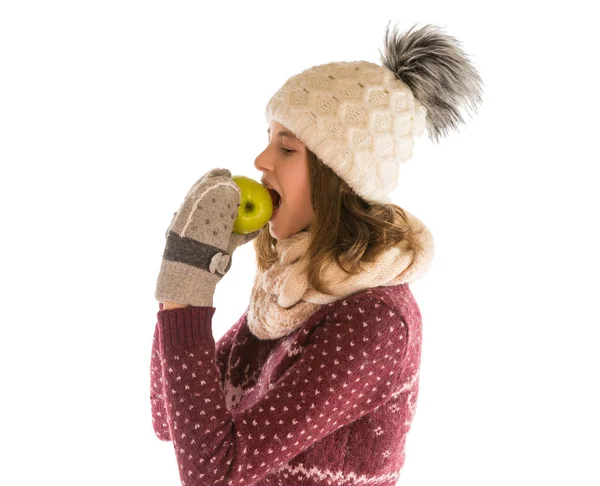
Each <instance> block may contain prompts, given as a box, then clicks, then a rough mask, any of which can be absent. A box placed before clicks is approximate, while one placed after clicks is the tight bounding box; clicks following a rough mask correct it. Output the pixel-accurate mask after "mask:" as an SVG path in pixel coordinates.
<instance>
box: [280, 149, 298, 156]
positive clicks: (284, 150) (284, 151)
mask: <svg viewBox="0 0 600 486" xmlns="http://www.w3.org/2000/svg"><path fill="white" fill-rule="evenodd" d="M281 150H282V151H283V153H285V154H286V155H289V154H291V153H293V152H295V150H290V149H286V148H284V147H281Z"/></svg>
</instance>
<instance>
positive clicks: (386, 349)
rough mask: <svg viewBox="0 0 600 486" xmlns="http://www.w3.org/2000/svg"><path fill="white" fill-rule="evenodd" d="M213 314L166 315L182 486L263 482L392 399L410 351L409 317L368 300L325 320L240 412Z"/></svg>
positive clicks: (169, 395) (197, 310)
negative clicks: (225, 378)
mask: <svg viewBox="0 0 600 486" xmlns="http://www.w3.org/2000/svg"><path fill="white" fill-rule="evenodd" d="M214 311H215V308H213V307H188V308H183V309H171V310H167V311H161V312H159V314H158V321H159V322H158V328H159V343H160V348H161V353H162V357H163V361H162V376H163V380H164V384H165V403H166V405H167V408H168V428H169V431H170V433H171V437H173V446H174V448H175V454H176V458H177V462H178V465H179V475H180V479H181V484H182V485H184V486H201V485H211V486H212V485H214V484H223V485H230V484H244V485H245V486H250V485H253V484H256V483H258V482H259V481H261V480H262V479H263V478H264V477H265V476H267V475H268V474H270V473H272V472H275V471H276V470H278V469H279V468H280V467H281V466H282V465H283V464H285V463H287V462H288V461H290V460H291V459H292V458H294V457H295V456H297V455H298V454H300V453H301V452H303V451H304V450H306V449H308V448H309V447H311V446H312V445H313V444H314V443H315V442H318V441H320V440H321V439H322V438H323V437H325V436H326V435H328V434H331V433H332V432H335V431H336V430H337V429H339V428H340V427H343V426H344V425H346V424H348V423H350V422H353V421H355V420H357V419H358V418H360V417H362V416H363V415H365V414H368V413H370V412H372V411H373V410H374V409H376V408H377V407H379V406H380V405H382V404H383V403H385V402H386V401H387V400H388V399H389V397H390V395H391V393H392V392H393V389H394V387H395V385H396V380H397V378H398V376H399V375H400V373H399V371H400V367H401V363H402V360H403V358H404V355H405V353H406V349H407V347H406V346H407V342H408V330H407V328H406V326H405V324H404V322H403V321H402V319H401V316H400V315H399V314H398V313H396V312H395V311H394V310H393V309H392V308H391V307H389V306H387V305H386V304H384V303H382V302H378V301H375V300H374V299H371V298H368V297H367V298H364V299H362V300H361V301H359V302H358V303H357V304H355V306H354V307H350V306H348V308H344V311H343V312H338V313H336V314H334V315H333V316H329V317H330V318H329V319H328V320H327V321H324V322H323V324H318V325H317V326H316V327H315V328H314V329H313V332H312V333H311V335H310V336H309V338H308V340H307V344H306V347H305V349H304V351H303V353H302V355H301V356H300V357H299V359H298V361H296V362H295V363H294V364H293V365H291V366H290V368H288V369H287V371H286V372H285V373H284V374H283V375H282V376H281V377H280V378H279V379H278V380H277V381H276V382H274V383H272V384H271V385H270V386H269V390H268V391H267V392H266V394H265V395H264V396H263V397H262V399H260V400H259V401H258V402H256V403H254V404H253V405H252V406H250V407H248V408H246V409H243V410H238V411H237V412H235V415H234V414H232V413H231V412H230V411H229V410H228V409H227V408H226V406H225V395H224V393H223V390H222V388H221V385H220V383H219V376H218V368H217V365H216V361H215V346H214V340H213V336H212V316H213V314H214Z"/></svg>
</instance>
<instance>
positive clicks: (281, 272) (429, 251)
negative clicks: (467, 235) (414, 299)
mask: <svg viewBox="0 0 600 486" xmlns="http://www.w3.org/2000/svg"><path fill="white" fill-rule="evenodd" d="M404 212H405V214H406V217H407V222H408V223H409V224H410V226H411V228H412V229H413V230H414V232H415V233H414V235H415V237H416V239H417V240H418V244H419V245H420V246H421V248H416V247H415V248H413V247H412V246H411V245H410V244H409V243H408V241H407V240H406V239H404V240H402V241H401V242H399V243H398V244H397V245H395V246H392V247H390V248H388V249H386V250H385V251H383V252H382V253H380V254H379V255H378V257H377V258H376V259H375V261H373V262H364V261H361V262H360V272H359V273H357V274H355V275H348V273H346V272H345V271H344V270H343V269H342V268H341V267H340V265H339V263H338V262H337V261H335V259H331V260H330V261H328V262H327V265H326V266H325V268H324V270H323V271H322V276H321V278H322V281H323V283H324V284H325V289H326V290H327V292H328V293H322V292H318V291H316V290H315V289H313V288H312V287H310V286H309V284H308V278H307V276H306V272H307V268H308V263H309V262H308V260H307V258H308V247H309V244H310V233H309V232H308V231H300V232H298V233H296V234H294V235H292V236H290V237H288V238H285V239H283V240H280V241H277V245H276V247H275V249H276V251H277V256H278V260H277V261H276V262H275V263H274V264H273V265H271V267H270V268H268V269H266V270H265V271H261V270H260V269H257V272H256V275H255V277H254V283H253V286H252V293H251V295H250V308H249V311H248V327H249V328H250V331H251V332H252V334H254V335H255V336H256V337H258V338H259V339H277V338H280V337H283V336H286V335H287V334H289V333H290V332H293V331H294V330H295V329H296V328H298V327H299V326H301V325H302V323H303V322H304V321H305V320H306V319H307V318H308V317H309V316H310V315H311V314H312V313H314V312H316V311H317V309H318V308H319V307H320V306H321V305H324V304H328V303H331V302H334V301H336V300H338V299H341V298H344V297H346V296H349V295H352V294H355V293H357V292H359V291H361V290H365V289H368V288H371V287H374V286H380V287H384V286H392V285H398V284H401V283H412V282H414V281H416V280H418V279H419V278H421V276H422V275H423V274H424V273H425V272H426V271H427V270H428V269H429V267H430V265H431V261H432V259H433V255H434V242H433V236H432V235H431V232H430V231H429V229H428V228H427V227H426V226H425V225H424V224H423V222H422V221H421V220H419V219H418V218H417V217H415V216H413V215H412V214H411V213H409V212H408V211H406V210H404Z"/></svg>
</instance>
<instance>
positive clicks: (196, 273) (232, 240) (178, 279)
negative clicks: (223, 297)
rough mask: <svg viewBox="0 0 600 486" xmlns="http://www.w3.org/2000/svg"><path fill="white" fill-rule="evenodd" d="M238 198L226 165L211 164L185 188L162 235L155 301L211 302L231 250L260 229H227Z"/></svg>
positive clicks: (236, 207)
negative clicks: (240, 231)
mask: <svg viewBox="0 0 600 486" xmlns="http://www.w3.org/2000/svg"><path fill="white" fill-rule="evenodd" d="M240 197H241V192H240V189H239V187H238V186H237V184H236V183H235V182H233V180H232V179H231V172H230V171H229V170H227V169H212V170H210V171H209V172H207V173H206V174H205V175H203V176H202V177H201V178H200V179H199V180H198V181H197V182H196V183H195V184H194V185H193V186H192V187H191V189H190V190H189V191H188V193H187V195H186V197H185V199H184V201H183V203H182V204H181V206H180V208H179V210H178V211H177V212H176V213H175V214H174V216H173V219H172V221H171V225H170V226H169V228H168V229H167V232H166V235H165V236H166V245H165V250H164V252H163V255H162V262H161V267H160V272H159V275H158V279H157V282H156V292H155V297H156V300H157V301H159V302H167V301H169V302H176V303H178V304H182V305H190V306H208V307H212V306H213V296H214V292H215V288H216V285H217V283H218V282H219V281H220V280H221V278H223V275H225V274H226V273H227V272H228V271H229V269H230V268H231V263H232V259H231V257H232V254H233V252H234V251H235V249H236V248H237V247H238V246H240V245H243V244H245V243H247V242H249V241H250V240H252V239H254V238H256V237H257V236H258V234H259V233H260V230H258V231H255V232H253V233H248V234H246V235H238V234H235V233H233V232H232V230H233V223H234V221H235V218H236V217H237V214H238V207H239V206H240Z"/></svg>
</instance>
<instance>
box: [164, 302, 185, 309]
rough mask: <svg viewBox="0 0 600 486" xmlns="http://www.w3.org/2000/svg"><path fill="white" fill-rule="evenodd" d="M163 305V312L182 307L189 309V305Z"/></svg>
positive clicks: (171, 303) (173, 303)
mask: <svg viewBox="0 0 600 486" xmlns="http://www.w3.org/2000/svg"><path fill="white" fill-rule="evenodd" d="M162 305H163V310H168V309H180V308H182V307H188V306H187V305H183V304H177V303H176V302H163V303H162Z"/></svg>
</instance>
